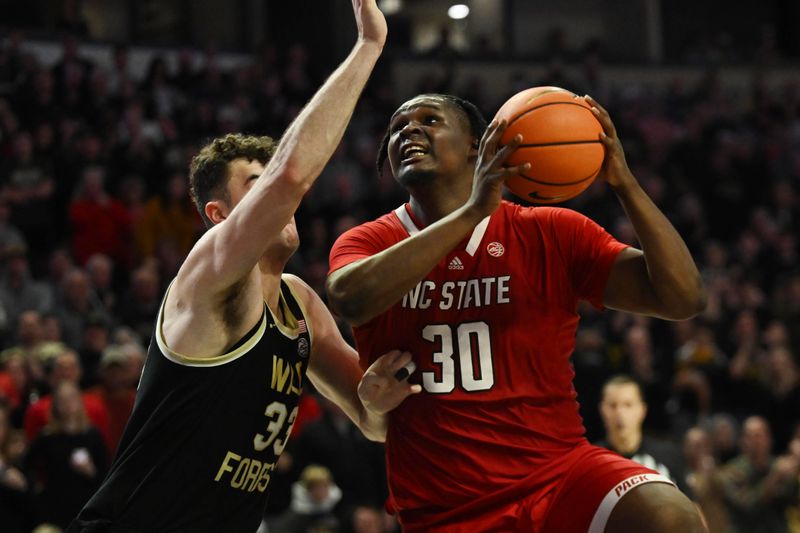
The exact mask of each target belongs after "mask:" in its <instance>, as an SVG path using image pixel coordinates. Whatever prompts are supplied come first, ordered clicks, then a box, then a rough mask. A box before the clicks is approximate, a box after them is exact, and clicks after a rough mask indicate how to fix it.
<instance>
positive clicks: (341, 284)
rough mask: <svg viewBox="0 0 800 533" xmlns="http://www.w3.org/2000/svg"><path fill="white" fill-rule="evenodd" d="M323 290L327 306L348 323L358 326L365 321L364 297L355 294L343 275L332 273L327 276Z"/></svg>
mask: <svg viewBox="0 0 800 533" xmlns="http://www.w3.org/2000/svg"><path fill="white" fill-rule="evenodd" d="M325 292H326V293H327V295H328V306H329V307H330V308H331V310H332V311H333V312H334V313H336V314H337V315H339V316H340V317H342V318H343V319H344V320H345V321H347V323H348V324H350V325H353V326H358V325H361V324H362V323H364V322H366V320H365V319H364V313H365V311H366V306H365V305H364V299H363V298H361V297H359V295H358V294H356V291H355V290H354V289H353V288H352V287H350V286H349V284H348V283H347V280H346V279H343V276H337V275H336V274H334V275H332V276H331V277H329V278H328V279H327V281H326V282H325Z"/></svg>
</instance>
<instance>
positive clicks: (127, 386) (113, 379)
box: [91, 344, 144, 457]
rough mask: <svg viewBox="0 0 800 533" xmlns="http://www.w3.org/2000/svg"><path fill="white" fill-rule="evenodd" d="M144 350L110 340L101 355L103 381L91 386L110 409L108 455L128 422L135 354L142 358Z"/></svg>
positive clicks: (133, 380) (101, 379)
mask: <svg viewBox="0 0 800 533" xmlns="http://www.w3.org/2000/svg"><path fill="white" fill-rule="evenodd" d="M143 356H144V352H143V351H142V349H141V347H139V346H137V345H135V344H126V345H117V344H111V345H109V346H107V347H106V349H105V350H103V355H102V357H100V365H99V366H100V371H99V375H100V383H99V385H97V386H96V387H94V388H93V389H92V391H91V392H92V393H93V394H95V395H96V396H97V397H98V398H99V399H100V401H101V402H102V404H103V405H104V406H105V409H106V411H107V412H108V435H107V438H106V444H107V445H108V451H109V457H113V456H114V453H115V452H116V450H117V445H118V444H119V440H120V438H121V437H122V432H123V430H124V429H125V424H126V423H127V422H128V418H129V417H130V414H131V411H133V402H134V401H135V400H136V385H137V380H136V379H131V378H132V377H134V378H135V377H137V376H133V374H132V371H131V370H132V367H133V366H135V365H136V360H135V359H136V358H139V359H141V358H143Z"/></svg>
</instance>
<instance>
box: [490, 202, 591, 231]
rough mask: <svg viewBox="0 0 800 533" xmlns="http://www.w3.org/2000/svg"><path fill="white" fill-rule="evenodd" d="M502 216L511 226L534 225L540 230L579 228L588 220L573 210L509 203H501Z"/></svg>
mask: <svg viewBox="0 0 800 533" xmlns="http://www.w3.org/2000/svg"><path fill="white" fill-rule="evenodd" d="M501 208H502V210H503V216H504V218H506V219H507V220H508V221H509V222H510V223H511V224H515V225H516V224H523V225H529V224H535V225H536V226H539V227H540V228H541V229H542V230H547V229H550V230H556V231H557V230H559V229H566V228H569V227H573V226H581V225H583V224H585V223H586V222H587V221H589V220H590V219H589V218H588V217H587V216H586V215H584V214H582V213H579V212H577V211H575V210H573V209H569V208H566V207H555V206H544V205H542V206H523V205H519V204H515V203H513V202H509V201H505V200H504V201H503V202H502V203H501Z"/></svg>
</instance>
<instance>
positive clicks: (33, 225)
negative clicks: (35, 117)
mask: <svg viewBox="0 0 800 533" xmlns="http://www.w3.org/2000/svg"><path fill="white" fill-rule="evenodd" d="M10 165H11V166H10V168H6V169H5V171H4V172H3V174H4V175H3V176H2V177H3V188H2V196H3V198H4V199H5V200H6V201H7V202H8V203H9V206H10V207H11V220H12V222H13V224H14V226H15V227H17V228H19V230H20V231H21V232H22V234H23V235H24V236H25V241H26V242H28V243H32V242H36V243H37V244H38V246H37V248H36V249H34V250H33V252H34V257H33V259H34V264H38V263H39V260H40V259H41V257H39V254H40V253H42V252H44V251H45V250H47V249H48V248H49V247H50V246H51V245H52V244H53V237H54V235H53V222H54V219H53V204H52V200H53V194H54V192H55V182H54V180H53V168H52V167H50V166H49V165H48V164H47V161H46V160H42V159H41V158H39V157H37V154H36V153H35V152H34V146H33V137H32V136H31V134H30V133H29V132H28V131H21V132H19V133H18V134H17V135H16V137H15V138H14V157H13V158H12V159H11V161H10Z"/></svg>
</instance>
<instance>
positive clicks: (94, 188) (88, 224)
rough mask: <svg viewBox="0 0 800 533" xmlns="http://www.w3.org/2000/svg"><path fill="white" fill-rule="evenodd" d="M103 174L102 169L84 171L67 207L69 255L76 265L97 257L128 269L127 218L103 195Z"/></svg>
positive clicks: (89, 168) (88, 168) (91, 168)
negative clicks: (103, 256) (71, 254)
mask: <svg viewBox="0 0 800 533" xmlns="http://www.w3.org/2000/svg"><path fill="white" fill-rule="evenodd" d="M105 174H106V171H105V169H104V168H103V167H97V166H91V167H86V168H85V169H84V170H83V172H82V176H81V184H80V188H79V190H78V191H77V194H76V196H75V199H74V200H73V201H72V203H71V204H70V207H69V220H70V226H71V232H72V251H73V253H74V254H75V260H76V261H77V263H78V264H79V265H85V264H86V261H87V260H88V259H89V257H91V256H92V255H93V254H96V253H103V254H106V255H107V256H109V257H110V258H112V259H113V260H114V262H115V263H116V264H117V265H123V266H127V265H129V259H130V252H129V248H130V235H131V228H130V216H129V214H128V212H127V211H126V210H125V207H124V206H123V205H122V203H121V202H120V201H119V200H117V199H115V198H113V197H111V196H110V195H109V193H108V192H107V191H106V189H105V184H104V182H105Z"/></svg>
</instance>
